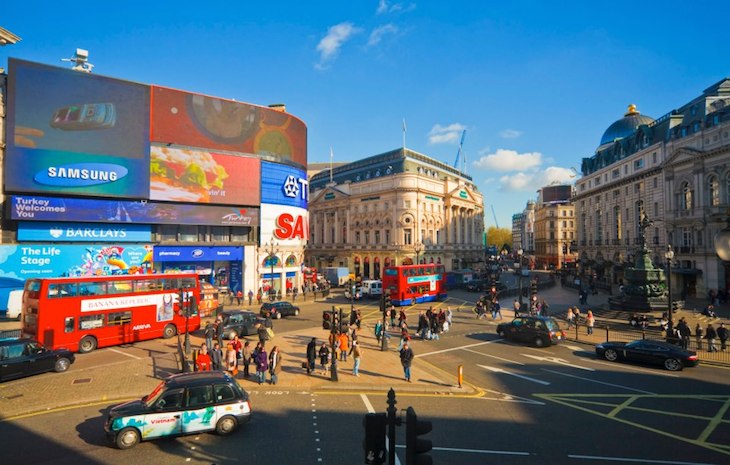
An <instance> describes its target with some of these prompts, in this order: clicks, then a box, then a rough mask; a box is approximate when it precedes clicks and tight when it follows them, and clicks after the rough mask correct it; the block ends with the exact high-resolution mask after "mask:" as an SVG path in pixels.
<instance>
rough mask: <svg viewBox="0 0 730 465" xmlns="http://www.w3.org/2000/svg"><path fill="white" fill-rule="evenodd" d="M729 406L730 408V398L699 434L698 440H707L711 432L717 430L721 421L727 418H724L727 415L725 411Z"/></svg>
mask: <svg viewBox="0 0 730 465" xmlns="http://www.w3.org/2000/svg"><path fill="white" fill-rule="evenodd" d="M728 408H730V399H728V400H727V401H725V404H724V405H723V406H722V407H720V409H719V410H718V411H717V413H716V414H715V416H714V417H713V418H712V420H710V422H709V423H708V424H707V427H706V428H705V430H704V431H702V433H701V434H700V435H699V437H698V438H697V440H698V441H706V440H707V438H708V437H710V434H712V433H713V432H714V431H715V428H717V427H718V426H719V425H720V423H724V422H725V420H723V418H724V417H725V413H726V412H727V410H728Z"/></svg>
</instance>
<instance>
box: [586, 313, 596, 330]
mask: <svg viewBox="0 0 730 465" xmlns="http://www.w3.org/2000/svg"><path fill="white" fill-rule="evenodd" d="M595 323H596V319H595V318H593V312H592V311H590V310H588V312H587V313H586V329H587V330H588V334H593V325H594V324H595Z"/></svg>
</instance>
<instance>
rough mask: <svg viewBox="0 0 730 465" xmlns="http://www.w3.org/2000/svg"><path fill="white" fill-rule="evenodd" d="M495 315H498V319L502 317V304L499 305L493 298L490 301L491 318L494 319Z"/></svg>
mask: <svg viewBox="0 0 730 465" xmlns="http://www.w3.org/2000/svg"><path fill="white" fill-rule="evenodd" d="M497 316H499V319H500V320H501V319H502V306H501V305H499V301H498V300H495V301H494V302H492V319H493V320H496V319H497Z"/></svg>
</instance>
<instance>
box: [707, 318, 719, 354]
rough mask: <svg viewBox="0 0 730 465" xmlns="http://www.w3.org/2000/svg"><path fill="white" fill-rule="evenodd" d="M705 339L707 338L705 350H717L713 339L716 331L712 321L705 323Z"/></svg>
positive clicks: (715, 337) (715, 336)
mask: <svg viewBox="0 0 730 465" xmlns="http://www.w3.org/2000/svg"><path fill="white" fill-rule="evenodd" d="M705 339H707V351H708V352H717V346H716V345H715V339H717V331H715V328H714V327H713V326H712V323H710V324H708V325H707V329H705Z"/></svg>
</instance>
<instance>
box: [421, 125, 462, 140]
mask: <svg viewBox="0 0 730 465" xmlns="http://www.w3.org/2000/svg"><path fill="white" fill-rule="evenodd" d="M465 129H466V126H464V125H463V124H461V123H453V124H449V125H448V126H441V125H440V124H436V125H434V127H432V128H431V131H430V132H429V133H428V143H429V144H450V143H457V144H458V143H459V138H460V137H461V133H462V131H464V130H465Z"/></svg>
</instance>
